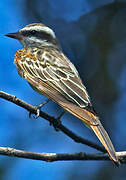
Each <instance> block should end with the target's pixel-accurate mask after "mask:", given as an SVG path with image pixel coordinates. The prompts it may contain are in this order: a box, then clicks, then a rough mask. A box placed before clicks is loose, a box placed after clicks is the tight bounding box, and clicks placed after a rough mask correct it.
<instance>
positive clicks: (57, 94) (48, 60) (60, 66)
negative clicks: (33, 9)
mask: <svg viewBox="0 0 126 180" xmlns="http://www.w3.org/2000/svg"><path fill="white" fill-rule="evenodd" d="M6 36H8V37H10V38H14V39H17V40H19V41H20V43H21V44H22V46H23V48H22V49H19V50H17V51H16V53H15V58H14V63H15V65H16V67H17V71H18V73H19V75H20V76H21V77H23V78H24V79H26V80H27V81H28V83H29V84H30V86H31V87H32V88H33V89H34V90H35V91H37V92H38V93H39V94H42V95H44V96H46V97H47V98H48V99H50V100H53V101H54V102H56V103H57V104H59V105H60V106H61V107H63V109H64V110H66V111H67V112H69V113H71V114H72V115H74V116H76V117H77V118H79V119H80V120H81V121H82V122H83V123H84V124H85V125H86V126H88V127H89V128H90V129H92V130H93V131H94V133H95V135H96V136H97V137H98V139H99V140H100V142H101V143H102V145H103V146H104V147H105V149H106V151H107V152H108V155H109V157H110V159H111V160H112V161H113V162H114V163H115V164H116V165H117V166H119V164H120V160H119V158H118V157H117V155H116V152H115V149H114V146H113V144H112V142H111V140H110V137H109V135H108V133H107V132H106V130H105V129H104V127H103V126H102V124H101V122H100V120H99V117H98V115H97V113H96V112H95V110H94V108H93V106H92V103H91V100H90V97H89V95H88V92H87V90H86V87H85V86H84V85H83V83H82V80H81V78H80V76H79V73H78V71H77V69H76V68H75V66H74V65H73V63H72V62H71V61H70V60H69V59H68V58H67V57H66V56H65V54H64V53H63V51H62V49H61V46H60V43H59V41H58V39H57V38H56V35H55V32H54V31H53V30H52V29H51V28H49V27H47V26H46V25H44V24H41V23H33V24H28V25H26V26H24V27H23V28H22V29H20V30H18V31H17V32H15V33H8V34H6Z"/></svg>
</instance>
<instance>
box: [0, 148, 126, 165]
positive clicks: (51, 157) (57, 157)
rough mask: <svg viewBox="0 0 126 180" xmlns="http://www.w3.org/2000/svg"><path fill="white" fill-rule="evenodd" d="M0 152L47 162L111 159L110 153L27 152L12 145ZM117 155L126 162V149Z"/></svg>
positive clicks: (122, 161)
mask: <svg viewBox="0 0 126 180" xmlns="http://www.w3.org/2000/svg"><path fill="white" fill-rule="evenodd" d="M0 154H1V155H5V156H15V157H19V158H26V159H33V160H42V161H46V162H53V161H61V160H62V161H69V160H110V158H109V157H108V154H107V153H106V154H102V153H99V154H98V153H97V154H86V153H83V152H80V153H73V154H68V153H63V154H61V153H60V154H58V153H35V152H27V151H22V150H18V149H13V148H10V147H0ZM116 155H117V156H118V157H119V159H120V160H121V163H126V151H123V152H116Z"/></svg>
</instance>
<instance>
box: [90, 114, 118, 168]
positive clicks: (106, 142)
mask: <svg viewBox="0 0 126 180" xmlns="http://www.w3.org/2000/svg"><path fill="white" fill-rule="evenodd" d="M96 118H97V120H96V122H97V124H96V125H90V128H91V129H92V130H93V131H94V133H95V134H96V136H97V137H98V139H99V140H100V142H101V143H102V144H103V146H104V147H105V149H106V151H107V152H108V154H109V157H110V159H111V160H112V161H113V162H114V163H115V164H116V165H117V166H119V164H120V161H119V159H118V157H117V156H116V152H115V149H114V147H113V144H112V142H111V140H110V138H109V136H108V134H107V132H106V131H105V129H104V127H103V126H102V124H101V122H100V121H99V119H98V117H96Z"/></svg>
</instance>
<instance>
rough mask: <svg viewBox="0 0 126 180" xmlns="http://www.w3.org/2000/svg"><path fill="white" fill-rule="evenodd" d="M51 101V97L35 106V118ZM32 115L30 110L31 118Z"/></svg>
mask: <svg viewBox="0 0 126 180" xmlns="http://www.w3.org/2000/svg"><path fill="white" fill-rule="evenodd" d="M49 101H50V99H47V100H45V101H44V102H43V103H41V104H39V105H37V106H35V108H36V115H35V116H33V118H35V119H37V118H38V117H39V115H40V110H41V108H42V107H43V106H44V105H45V104H47V103H48V102H49ZM31 115H32V113H31V112H29V118H31Z"/></svg>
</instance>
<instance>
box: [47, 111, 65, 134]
mask: <svg viewBox="0 0 126 180" xmlns="http://www.w3.org/2000/svg"><path fill="white" fill-rule="evenodd" d="M65 112H66V111H65V110H63V111H62V112H61V113H60V115H59V116H58V117H57V118H56V121H55V122H53V123H51V122H50V125H53V127H54V129H55V130H56V131H59V129H58V125H60V124H61V120H60V119H61V117H62V116H63V115H64V114H65Z"/></svg>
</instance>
